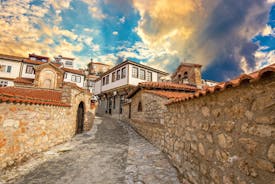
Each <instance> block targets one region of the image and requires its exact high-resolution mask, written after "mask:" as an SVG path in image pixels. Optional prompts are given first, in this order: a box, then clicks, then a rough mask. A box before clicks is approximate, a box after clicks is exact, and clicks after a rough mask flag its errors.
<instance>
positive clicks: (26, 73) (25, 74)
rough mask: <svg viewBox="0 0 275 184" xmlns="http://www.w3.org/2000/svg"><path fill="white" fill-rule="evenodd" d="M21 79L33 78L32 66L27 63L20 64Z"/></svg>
mask: <svg viewBox="0 0 275 184" xmlns="http://www.w3.org/2000/svg"><path fill="white" fill-rule="evenodd" d="M22 64H23V67H22V76H21V77H22V78H28V79H34V78H35V73H34V67H35V65H34V64H29V63H22Z"/></svg>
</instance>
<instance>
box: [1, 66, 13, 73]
mask: <svg viewBox="0 0 275 184" xmlns="http://www.w3.org/2000/svg"><path fill="white" fill-rule="evenodd" d="M0 72H7V73H11V66H8V65H0Z"/></svg>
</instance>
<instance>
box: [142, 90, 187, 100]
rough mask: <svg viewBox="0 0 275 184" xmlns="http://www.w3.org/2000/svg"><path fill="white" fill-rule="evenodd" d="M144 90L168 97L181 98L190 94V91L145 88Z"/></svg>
mask: <svg viewBox="0 0 275 184" xmlns="http://www.w3.org/2000/svg"><path fill="white" fill-rule="evenodd" d="M145 92H146V93H151V94H155V95H158V96H161V97H165V98H168V99H172V98H173V99H175V98H183V97H189V96H191V95H192V94H190V93H184V92H174V91H159V90H145Z"/></svg>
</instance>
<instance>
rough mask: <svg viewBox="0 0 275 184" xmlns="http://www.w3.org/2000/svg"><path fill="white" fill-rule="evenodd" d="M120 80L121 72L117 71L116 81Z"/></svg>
mask: <svg viewBox="0 0 275 184" xmlns="http://www.w3.org/2000/svg"><path fill="white" fill-rule="evenodd" d="M119 79H120V70H118V71H116V80H119Z"/></svg>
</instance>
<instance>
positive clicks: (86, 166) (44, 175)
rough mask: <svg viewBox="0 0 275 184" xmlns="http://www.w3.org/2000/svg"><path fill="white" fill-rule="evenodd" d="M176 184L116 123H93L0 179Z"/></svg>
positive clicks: (22, 183) (158, 159)
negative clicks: (90, 128) (86, 130)
mask: <svg viewBox="0 0 275 184" xmlns="http://www.w3.org/2000/svg"><path fill="white" fill-rule="evenodd" d="M1 182H2V183H18V184H26V183H28V184H42V183H43V184H63V183H66V184H69V183H71V184H82V183H83V184H87V183H91V184H111V183H113V184H119V183H129V184H135V183H136V184H154V183H156V184H162V183H163V184H177V183H179V181H178V179H177V172H176V170H175V169H174V168H173V167H172V166H171V164H170V163H169V162H168V160H167V158H166V157H165V155H164V154H163V153H162V152H161V151H159V150H158V149H156V148H155V147H154V146H152V145H151V144H150V143H148V142H147V141H146V140H145V139H144V138H142V137H141V136H140V135H138V134H137V133H136V132H135V131H134V130H133V129H132V128H131V127H129V126H128V125H127V124H125V123H122V122H117V121H114V120H111V119H108V118H102V117H97V118H96V119H95V123H94V126H93V129H92V130H91V131H89V132H86V133H83V134H79V135H77V136H75V137H74V138H73V139H72V140H71V141H70V142H67V143H64V144H62V145H58V146H56V147H54V148H52V149H51V150H49V151H47V152H45V153H43V154H40V155H37V156H36V157H35V158H32V159H31V160H29V161H27V162H25V163H23V164H22V165H21V166H18V167H16V168H13V169H12V170H9V171H7V172H6V173H2V174H1V179H0V183H1Z"/></svg>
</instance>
